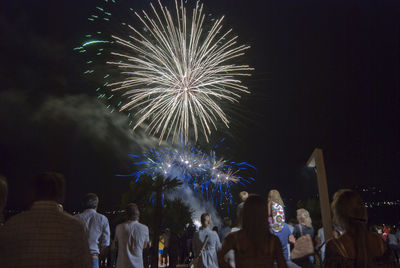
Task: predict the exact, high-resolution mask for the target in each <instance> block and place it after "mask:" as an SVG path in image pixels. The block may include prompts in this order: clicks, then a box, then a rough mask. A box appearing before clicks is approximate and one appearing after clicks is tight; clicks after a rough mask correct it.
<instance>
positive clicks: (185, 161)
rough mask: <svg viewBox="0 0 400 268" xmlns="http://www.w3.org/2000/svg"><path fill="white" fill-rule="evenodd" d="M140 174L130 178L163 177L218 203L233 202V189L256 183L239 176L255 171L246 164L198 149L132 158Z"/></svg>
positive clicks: (150, 152) (169, 150)
mask: <svg viewBox="0 0 400 268" xmlns="http://www.w3.org/2000/svg"><path fill="white" fill-rule="evenodd" d="M131 157H132V158H134V159H135V162H134V164H135V165H136V166H138V168H139V171H137V172H134V173H132V174H129V175H118V176H127V177H130V176H133V177H135V178H136V182H137V181H140V179H141V178H142V176H151V177H162V178H164V179H166V180H170V179H177V180H179V181H181V182H182V183H184V184H186V185H189V186H190V187H191V188H192V189H194V190H195V191H196V192H199V193H201V194H202V195H204V196H206V197H207V199H209V198H211V199H212V200H213V201H215V203H217V202H220V203H221V202H223V200H224V199H228V200H229V201H230V202H232V197H231V193H230V189H231V185H234V184H237V183H239V184H242V185H245V184H246V183H250V182H251V181H253V180H254V179H253V178H251V177H242V176H240V173H241V171H243V170H246V169H248V168H252V169H256V168H255V167H253V166H251V165H250V164H248V163H246V162H242V163H236V162H229V161H227V160H224V159H222V158H220V159H218V158H217V157H216V153H215V152H214V151H211V153H210V154H206V153H204V152H202V151H201V150H199V149H198V148H196V147H191V146H190V145H188V144H187V145H182V146H180V147H179V148H171V147H161V148H159V149H150V150H148V151H147V152H145V153H143V154H142V155H131Z"/></svg>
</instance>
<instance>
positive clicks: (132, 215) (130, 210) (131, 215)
mask: <svg viewBox="0 0 400 268" xmlns="http://www.w3.org/2000/svg"><path fill="white" fill-rule="evenodd" d="M125 212H126V217H127V219H128V221H138V220H139V216H140V212H139V208H138V206H137V205H136V204H135V203H129V204H128V205H127V206H126V209H125Z"/></svg>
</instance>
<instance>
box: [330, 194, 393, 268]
mask: <svg viewBox="0 0 400 268" xmlns="http://www.w3.org/2000/svg"><path fill="white" fill-rule="evenodd" d="M331 206H332V212H333V220H334V223H335V224H337V225H338V226H340V227H342V228H343V229H344V234H343V235H342V236H340V237H339V238H337V239H336V238H333V239H331V240H329V241H328V243H327V245H326V251H325V261H324V267H328V268H330V267H346V268H347V267H348V268H350V267H356V268H370V267H371V268H372V267H395V261H394V258H393V255H392V254H391V252H390V250H389V249H388V248H387V246H386V244H385V242H384V241H383V240H382V238H381V237H379V235H378V234H375V233H373V232H370V231H368V228H367V210H366V208H365V205H364V204H363V202H362V200H361V197H360V195H359V194H358V193H357V192H355V191H353V190H346V189H345V190H339V191H338V192H336V193H335V195H334V196H333V202H332V205H331Z"/></svg>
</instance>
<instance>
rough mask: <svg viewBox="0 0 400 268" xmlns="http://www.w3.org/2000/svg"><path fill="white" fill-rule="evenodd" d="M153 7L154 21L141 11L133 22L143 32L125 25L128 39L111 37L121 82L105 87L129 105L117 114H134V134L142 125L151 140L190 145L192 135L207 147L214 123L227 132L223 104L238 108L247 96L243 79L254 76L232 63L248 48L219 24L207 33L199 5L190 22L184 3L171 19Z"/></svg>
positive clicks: (247, 68) (244, 67)
mask: <svg viewBox="0 0 400 268" xmlns="http://www.w3.org/2000/svg"><path fill="white" fill-rule="evenodd" d="M158 3H159V10H158V9H156V8H155V7H154V6H153V5H152V4H151V8H152V11H153V14H152V15H153V18H152V17H151V16H150V15H148V14H147V13H146V12H145V11H143V14H142V15H140V14H138V13H135V14H136V16H137V17H138V18H139V19H140V21H141V22H142V23H143V26H144V30H143V31H142V32H141V31H139V30H137V29H136V28H134V27H132V26H130V25H129V29H130V30H131V31H132V32H131V35H129V38H127V39H124V38H121V37H117V36H112V37H113V38H114V39H115V41H116V43H118V44H119V45H122V46H123V48H124V50H123V52H119V53H117V52H112V54H113V55H116V56H117V57H118V60H117V61H112V62H108V63H109V64H112V65H115V66H117V67H118V68H119V69H120V70H121V71H120V73H121V74H122V75H123V77H124V79H123V80H121V81H118V82H115V83H111V84H109V86H111V87H112V90H113V91H117V90H122V91H124V94H123V95H124V96H126V97H127V99H128V102H127V103H126V104H125V105H123V106H122V108H121V110H133V111H134V113H135V115H136V122H135V125H134V128H133V129H135V128H137V127H138V126H139V125H141V124H143V123H146V125H147V128H146V130H147V131H148V133H149V134H151V135H156V136H159V138H160V142H161V141H162V140H166V139H169V138H171V137H172V140H173V141H176V140H177V139H181V140H183V141H184V142H185V143H186V142H187V141H188V138H189V133H190V132H191V129H193V132H194V137H195V140H197V139H198V136H199V132H201V133H203V135H204V136H205V138H206V140H207V141H208V138H209V135H210V134H211V132H212V130H213V129H217V121H222V122H223V124H224V125H225V126H226V127H229V120H228V118H227V115H226V113H225V112H224V111H223V109H222V108H221V107H220V106H221V104H222V101H228V102H232V103H235V102H238V100H239V98H240V97H241V93H249V90H248V88H247V87H246V86H245V85H242V84H241V81H240V79H239V78H240V77H241V76H249V75H250V74H249V71H250V70H253V68H250V67H249V66H248V65H237V64H234V63H232V62H233V61H234V59H236V58H237V57H240V56H242V55H243V54H244V51H245V50H247V49H248V48H249V46H245V45H238V44H237V36H232V30H228V31H226V32H224V33H221V31H222V24H221V23H222V20H223V17H221V18H220V19H217V20H215V22H214V23H213V25H212V26H211V27H209V29H205V28H206V27H205V26H204V25H205V17H206V16H205V14H204V13H203V5H202V4H199V3H198V2H197V3H196V6H195V8H194V9H193V12H192V16H191V19H190V18H188V17H187V14H186V8H185V7H184V6H183V3H182V1H181V2H180V5H178V3H177V1H175V12H174V13H175V14H173V13H170V11H169V10H168V9H167V8H166V7H164V6H163V5H162V4H161V2H160V1H159V2H158Z"/></svg>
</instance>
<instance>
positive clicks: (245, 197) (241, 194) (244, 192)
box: [239, 191, 249, 202]
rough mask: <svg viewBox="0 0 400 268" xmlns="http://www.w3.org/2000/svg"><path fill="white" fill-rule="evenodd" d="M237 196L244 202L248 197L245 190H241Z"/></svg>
mask: <svg viewBox="0 0 400 268" xmlns="http://www.w3.org/2000/svg"><path fill="white" fill-rule="evenodd" d="M239 197H240V200H241V201H242V202H245V201H246V199H247V198H248V197H249V193H248V192H246V191H241V192H240V193H239Z"/></svg>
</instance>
